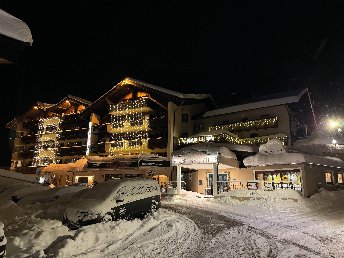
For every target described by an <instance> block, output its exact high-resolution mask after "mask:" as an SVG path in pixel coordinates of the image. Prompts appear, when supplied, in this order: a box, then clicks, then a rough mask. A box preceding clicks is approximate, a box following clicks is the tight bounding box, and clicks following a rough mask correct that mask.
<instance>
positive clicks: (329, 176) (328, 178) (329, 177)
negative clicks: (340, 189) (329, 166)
mask: <svg viewBox="0 0 344 258" xmlns="http://www.w3.org/2000/svg"><path fill="white" fill-rule="evenodd" d="M325 182H326V183H332V173H331V172H325Z"/></svg>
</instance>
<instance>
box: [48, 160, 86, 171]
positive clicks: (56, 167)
mask: <svg viewBox="0 0 344 258" xmlns="http://www.w3.org/2000/svg"><path fill="white" fill-rule="evenodd" d="M86 168H87V159H86V158H81V159H78V160H77V161H75V162H74V163H67V164H49V165H48V166H46V167H45V168H43V170H42V172H44V173H49V172H50V173H54V172H67V171H85V170H86Z"/></svg>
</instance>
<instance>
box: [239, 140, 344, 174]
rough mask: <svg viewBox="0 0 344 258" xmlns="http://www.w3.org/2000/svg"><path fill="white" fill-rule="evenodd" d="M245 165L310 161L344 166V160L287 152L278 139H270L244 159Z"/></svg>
mask: <svg viewBox="0 0 344 258" xmlns="http://www.w3.org/2000/svg"><path fill="white" fill-rule="evenodd" d="M243 162H244V164H245V166H248V167H252V166H267V165H276V164H299V163H309V164H317V165H324V166H330V167H337V168H342V167H344V161H343V160H341V159H339V158H336V157H328V156H317V155H311V154H306V153H287V152H286V150H285V147H284V146H283V144H282V142H281V141H280V140H278V139H272V140H269V141H268V142H267V143H266V144H262V145H260V147H259V153H257V154H256V155H253V156H249V157H247V158H245V159H244V161H243Z"/></svg>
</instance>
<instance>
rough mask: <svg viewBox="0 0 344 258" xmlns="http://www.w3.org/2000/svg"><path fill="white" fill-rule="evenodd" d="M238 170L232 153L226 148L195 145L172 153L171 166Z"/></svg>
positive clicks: (237, 163)
mask: <svg viewBox="0 0 344 258" xmlns="http://www.w3.org/2000/svg"><path fill="white" fill-rule="evenodd" d="M213 164H218V168H219V169H221V168H238V167H239V162H238V161H237V157H236V155H235V153H234V152H232V151H230V150H229V149H228V148H226V147H221V146H210V145H203V144H196V145H192V146H189V147H186V148H182V149H180V150H177V151H174V152H173V153H172V166H181V167H184V168H192V169H213Z"/></svg>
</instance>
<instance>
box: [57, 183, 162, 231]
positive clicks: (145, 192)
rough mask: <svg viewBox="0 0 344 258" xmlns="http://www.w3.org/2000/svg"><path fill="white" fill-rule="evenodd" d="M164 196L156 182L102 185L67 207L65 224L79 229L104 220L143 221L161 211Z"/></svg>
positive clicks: (85, 191) (64, 218)
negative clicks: (138, 219) (154, 212)
mask: <svg viewBox="0 0 344 258" xmlns="http://www.w3.org/2000/svg"><path fill="white" fill-rule="evenodd" d="M160 196H161V193H160V188H159V184H158V182H157V181H156V180H153V179H143V178H133V179H120V180H110V181H105V182H102V183H98V184H96V185H94V187H93V188H89V189H85V190H84V192H83V193H82V194H81V195H80V197H79V198H78V199H75V200H74V201H72V202H71V203H70V204H69V205H67V206H66V209H65V213H64V217H63V224H65V225H67V226H68V227H69V228H71V229H77V228H79V227H81V226H85V225H89V224H94V223H98V222H102V221H109V220H119V219H127V220H130V219H132V218H141V217H144V215H146V214H147V213H149V212H151V211H153V210H156V209H158V208H160V205H161V204H160Z"/></svg>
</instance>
